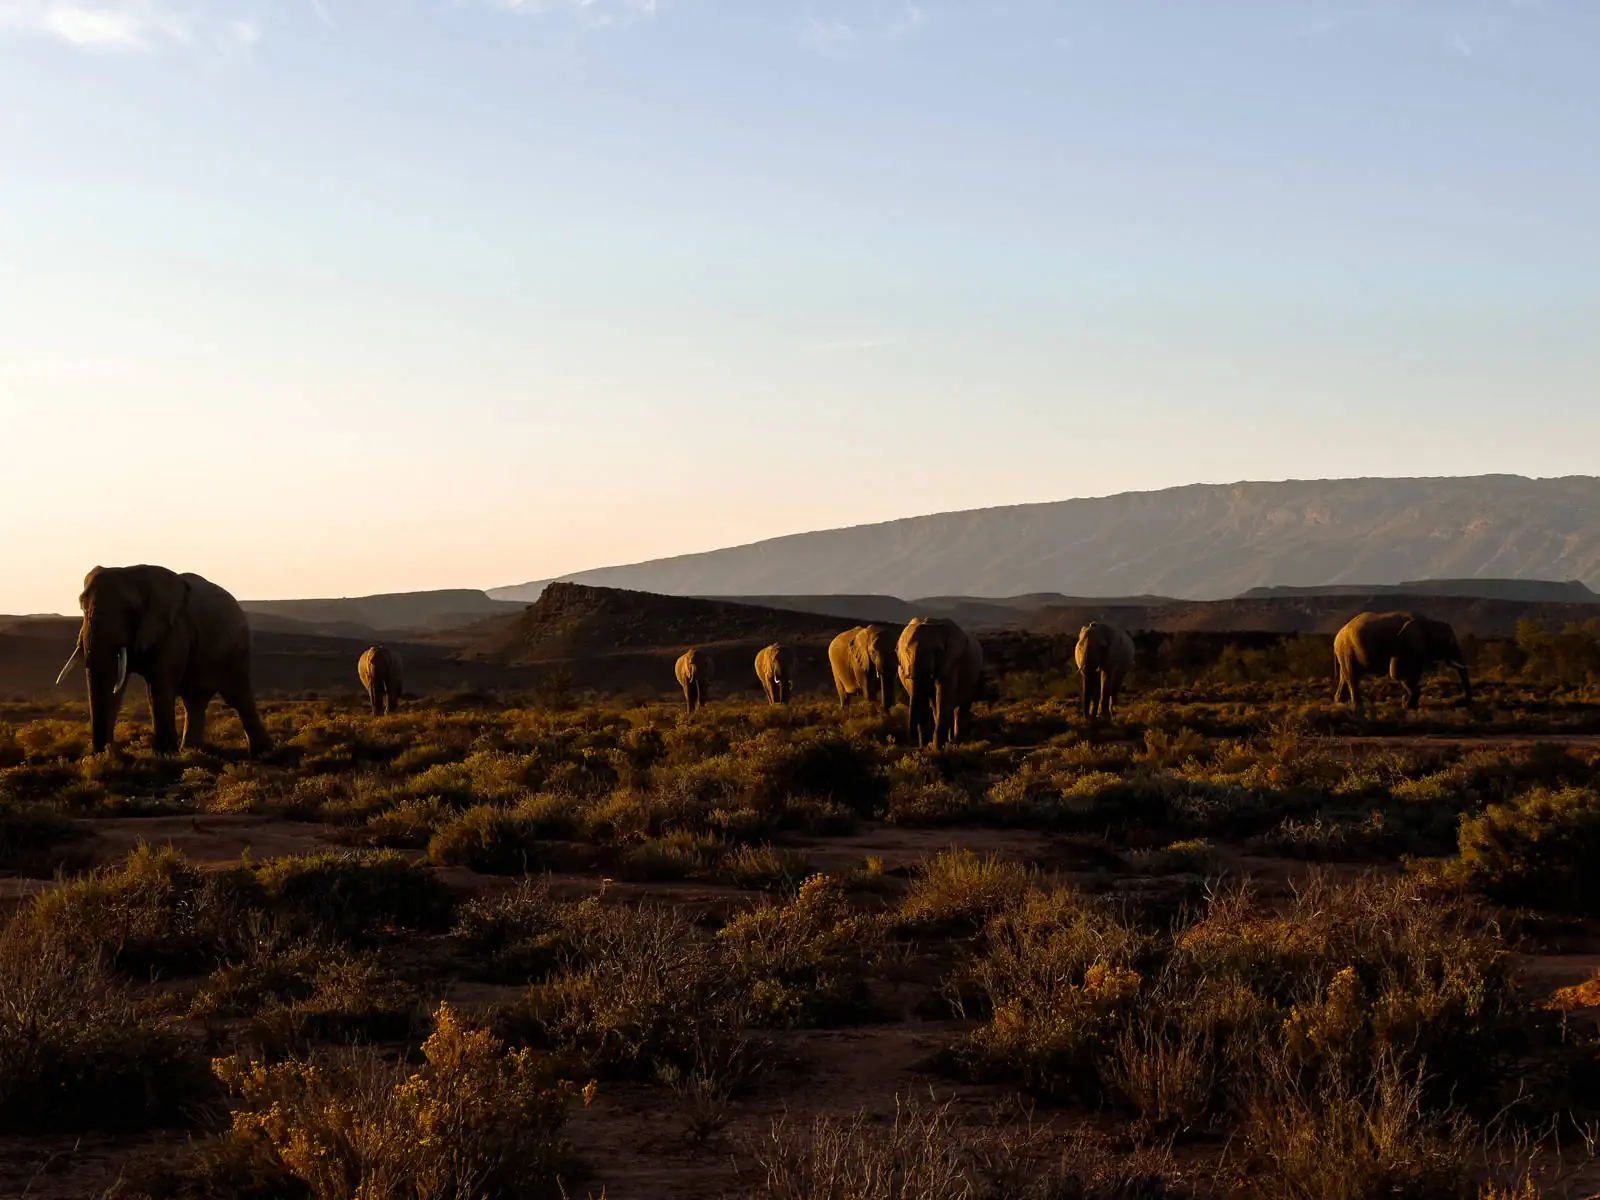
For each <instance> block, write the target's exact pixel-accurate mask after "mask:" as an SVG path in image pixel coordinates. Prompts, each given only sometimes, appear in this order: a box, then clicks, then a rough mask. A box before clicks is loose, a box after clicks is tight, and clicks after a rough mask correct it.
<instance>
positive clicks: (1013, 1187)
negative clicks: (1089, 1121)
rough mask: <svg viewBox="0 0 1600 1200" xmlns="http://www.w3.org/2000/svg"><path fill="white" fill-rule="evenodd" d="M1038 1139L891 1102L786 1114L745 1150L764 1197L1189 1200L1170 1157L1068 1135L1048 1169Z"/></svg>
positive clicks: (1015, 1125)
mask: <svg viewBox="0 0 1600 1200" xmlns="http://www.w3.org/2000/svg"><path fill="white" fill-rule="evenodd" d="M1044 1142H1045V1138H1044V1136H1043V1135H1042V1133H1041V1132H1040V1131H1036V1130H1035V1129H1034V1128H1032V1127H1031V1126H1030V1125H1028V1124H1026V1123H1024V1122H1020V1121H1017V1120H1015V1119H1011V1118H1008V1116H1007V1115H1005V1114H999V1113H990V1114H989V1115H988V1118H987V1119H983V1118H980V1119H979V1120H977V1121H975V1122H973V1123H971V1124H963V1123H962V1122H961V1121H960V1120H959V1119H958V1118H957V1116H956V1114H955V1111H954V1108H953V1106H952V1105H951V1104H950V1103H944V1104H940V1103H938V1102H937V1101H936V1100H934V1099H932V1098H930V1099H929V1100H927V1101H919V1100H915V1099H902V1098H901V1097H898V1096H897V1097H896V1098H895V1114H894V1120H893V1121H892V1122H889V1123H888V1124H885V1123H883V1122H881V1121H877V1120H873V1119H871V1118H869V1117H868V1116H867V1114H866V1113H864V1112H862V1113H858V1114H856V1115H855V1116H854V1117H850V1118H847V1119H843V1120H841V1119H839V1118H836V1117H831V1116H819V1117H817V1118H815V1119H814V1120H813V1121H812V1122H811V1124H810V1126H809V1127H806V1128H800V1127H796V1126H795V1125H794V1124H792V1123H791V1122H790V1120H789V1119H788V1118H787V1117H784V1118H782V1119H780V1120H778V1121H776V1122H774V1123H773V1125H772V1128H771V1131H770V1133H769V1134H768V1135H767V1137H766V1138H764V1139H763V1140H762V1141H761V1142H759V1143H757V1144H756V1145H754V1146H753V1147H752V1151H753V1157H754V1158H755V1160H756V1164H757V1166H758V1167H759V1168H760V1170H761V1173H762V1176H763V1178H762V1182H761V1184H760V1185H759V1188H758V1190H756V1191H754V1192H752V1193H750V1194H751V1195H752V1196H753V1197H760V1198H764V1200H989V1198H991V1197H995V1198H998V1197H1005V1198H1006V1200H1069V1198H1070V1200H1134V1198H1136V1197H1137V1198H1139V1200H1168V1198H1172V1200H1176V1197H1178V1196H1180V1195H1185V1194H1187V1193H1186V1192H1185V1191H1184V1190H1183V1188H1182V1184H1181V1183H1180V1182H1179V1178H1178V1172H1177V1170H1176V1168H1175V1167H1174V1166H1173V1164H1172V1160H1171V1157H1170V1156H1169V1155H1166V1154H1162V1153H1154V1152H1149V1151H1146V1152H1143V1153H1135V1154H1133V1155H1131V1156H1128V1157H1127V1158H1117V1157H1115V1156H1113V1155H1112V1154H1111V1153H1109V1152H1108V1151H1106V1150H1105V1149H1104V1148H1102V1147H1101V1146H1099V1145H1096V1144H1094V1143H1091V1142H1089V1141H1088V1140H1087V1139H1084V1138H1082V1137H1076V1138H1073V1139H1072V1141H1071V1143H1070V1150H1069V1152H1068V1153H1067V1154H1065V1155H1063V1156H1062V1159H1061V1162H1060V1163H1059V1164H1058V1165H1056V1166H1054V1167H1051V1166H1049V1165H1047V1163H1048V1159H1047V1157H1046V1155H1045V1154H1043V1153H1041V1151H1042V1150H1043V1148H1044V1145H1043V1144H1044Z"/></svg>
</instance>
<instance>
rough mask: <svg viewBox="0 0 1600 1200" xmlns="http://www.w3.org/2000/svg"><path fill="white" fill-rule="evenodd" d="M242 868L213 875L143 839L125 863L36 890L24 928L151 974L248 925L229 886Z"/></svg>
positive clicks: (205, 956) (188, 963) (68, 948)
mask: <svg viewBox="0 0 1600 1200" xmlns="http://www.w3.org/2000/svg"><path fill="white" fill-rule="evenodd" d="M236 875H237V873H233V872H230V873H226V874H225V875H217V876H212V877H209V878H208V877H206V876H204V875H202V873H201V872H200V871H199V870H198V869H196V868H195V867H194V866H193V865H192V864H191V863H190V862H189V861H188V860H187V859H186V858H184V856H183V855H182V854H180V853H178V852H177V851H176V850H173V849H171V848H170V847H168V848H165V849H160V850H155V849H152V848H151V847H150V846H148V845H145V844H143V843H141V844H140V845H139V846H138V847H136V848H135V849H134V850H133V851H132V852H131V853H130V854H129V855H128V856H127V857H126V858H125V859H123V860H122V862H120V863H117V864H115V865H112V866H108V867H104V868H101V869H99V870H97V871H94V872H92V873H91V874H89V875H85V876H83V877H81V878H79V879H75V880H72V881H71V882H70V883H65V884H62V885H61V886H60V887H57V888H53V889H52V890H50V891H47V892H42V893H40V894H39V895H38V896H36V897H35V898H34V899H33V900H32V901H31V902H30V903H29V904H28V905H27V906H26V907H25V908H23V910H22V911H21V912H20V913H19V914H18V917H17V919H16V925H17V927H18V929H19V930H21V929H27V930H29V931H31V936H34V937H36V938H37V939H38V940H39V941H40V942H48V943H50V944H54V945H58V946H60V947H62V948H63V950H64V951H65V952H68V953H71V954H73V955H76V956H77V957H79V958H82V959H85V960H88V961H94V960H97V959H103V960H104V962H105V963H106V964H107V965H108V966H110V967H114V968H118V969H121V970H126V971H130V972H133V973H135V974H148V973H150V972H153V971H187V970H192V969H194V968H195V967H197V966H199V965H201V964H203V963H206V962H209V961H211V960H212V959H213V958H214V957H215V956H216V955H217V954H218V953H219V952H220V947H222V946H224V945H226V944H227V943H228V941H229V939H230V938H231V937H232V935H233V933H234V930H235V929H236V928H237V927H238V926H240V925H242V923H243V911H244V909H243V905H242V904H240V903H239V902H238V900H239V897H238V896H237V895H235V894H234V892H235V889H234V888H231V887H230V886H229V885H230V883H232V882H233V878H234V877H236Z"/></svg>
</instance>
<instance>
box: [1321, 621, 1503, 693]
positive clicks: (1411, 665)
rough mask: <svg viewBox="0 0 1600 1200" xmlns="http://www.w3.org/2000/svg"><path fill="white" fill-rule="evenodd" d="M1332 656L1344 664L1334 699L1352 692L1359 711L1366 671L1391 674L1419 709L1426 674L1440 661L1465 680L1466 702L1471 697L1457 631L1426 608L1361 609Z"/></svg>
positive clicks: (1335, 642) (1337, 640) (1340, 665)
mask: <svg viewBox="0 0 1600 1200" xmlns="http://www.w3.org/2000/svg"><path fill="white" fill-rule="evenodd" d="M1333 657H1334V661H1335V663H1337V665H1338V668H1339V683H1338V686H1337V687H1335V688H1334V691H1333V700H1334V703H1335V704H1337V703H1338V702H1339V701H1341V700H1343V699H1345V698H1347V697H1348V698H1349V700H1350V704H1351V706H1352V707H1353V708H1354V709H1355V710H1356V712H1357V713H1359V712H1360V711H1361V680H1362V677H1363V676H1366V675H1383V674H1387V675H1388V676H1389V678H1390V679H1393V680H1395V681H1397V682H1398V683H1399V684H1400V687H1401V689H1402V690H1403V691H1404V693H1405V706H1406V708H1408V709H1411V710H1413V711H1414V710H1415V709H1416V708H1417V706H1418V704H1419V703H1421V700H1422V676H1423V675H1424V674H1425V673H1426V672H1427V671H1428V670H1429V668H1431V667H1434V666H1436V665H1440V664H1442V665H1444V666H1446V667H1449V668H1450V669H1451V670H1452V671H1454V672H1455V673H1456V677H1457V678H1458V679H1460V680H1461V700H1462V703H1463V704H1471V703H1472V681H1471V679H1470V678H1469V677H1468V674H1467V664H1466V660H1465V659H1464V658H1463V656H1462V654H1461V643H1460V642H1458V641H1457V640H1456V631H1455V630H1454V629H1452V628H1451V627H1450V626H1449V624H1448V623H1447V622H1444V621H1435V620H1433V619H1432V618H1431V617H1425V616H1423V615H1422V614H1421V613H1410V612H1389V613H1374V612H1364V613H1361V614H1359V615H1358V616H1356V617H1353V618H1351V620H1350V621H1349V622H1348V623H1347V624H1346V625H1345V627H1344V628H1343V629H1341V630H1339V632H1338V634H1337V635H1336V636H1335V637H1334V639H1333Z"/></svg>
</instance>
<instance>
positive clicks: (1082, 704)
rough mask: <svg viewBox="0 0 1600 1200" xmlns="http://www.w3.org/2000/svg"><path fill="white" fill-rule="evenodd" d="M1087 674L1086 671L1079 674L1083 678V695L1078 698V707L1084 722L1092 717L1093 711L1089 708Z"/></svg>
mask: <svg viewBox="0 0 1600 1200" xmlns="http://www.w3.org/2000/svg"><path fill="white" fill-rule="evenodd" d="M1089 674H1090V673H1089V672H1088V671H1083V672H1081V675H1082V676H1083V693H1082V695H1081V696H1080V697H1079V698H1078V707H1079V708H1080V709H1082V710H1083V719H1084V720H1085V721H1087V720H1088V719H1089V718H1090V717H1091V716H1093V715H1094V710H1093V708H1091V707H1090V700H1089Z"/></svg>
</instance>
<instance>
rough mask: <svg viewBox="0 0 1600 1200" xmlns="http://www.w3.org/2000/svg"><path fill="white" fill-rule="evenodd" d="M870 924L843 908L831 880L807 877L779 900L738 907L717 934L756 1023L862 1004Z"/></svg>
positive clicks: (816, 1016)
mask: <svg viewBox="0 0 1600 1200" xmlns="http://www.w3.org/2000/svg"><path fill="white" fill-rule="evenodd" d="M875 940H876V937H875V927H874V925H873V924H872V923H871V922H870V921H868V920H867V919H866V918H864V917H860V916H856V915H854V914H853V913H852V912H851V911H850V905H849V902H848V901H847V900H846V899H845V895H844V889H843V888H842V887H841V886H840V885H839V881H838V880H836V879H833V878H831V877H829V876H827V875H813V876H811V878H809V879H807V880H806V881H805V882H804V883H802V884H801V885H800V891H799V893H798V894H797V895H796V896H795V898H794V899H793V900H791V901H790V902H789V903H787V904H778V905H763V906H761V907H759V908H753V909H750V910H748V911H747V912H743V913H740V914H739V915H738V916H736V917H734V918H733V919H732V920H731V921H729V922H728V923H727V924H726V925H725V926H723V927H722V929H721V930H719V931H718V933H717V942H718V944H719V946H720V947H721V948H722V951H723V953H724V955H725V956H726V957H727V959H728V962H729V966H730V974H732V975H733V976H734V977H735V978H737V979H738V980H739V981H740V982H741V983H742V984H743V986H744V988H745V995H746V1004H747V1007H748V1010H749V1014H750V1019H751V1020H752V1021H753V1022H754V1023H756V1024H762V1025H795V1024H800V1023H806V1024H826V1023H829V1022H835V1021H839V1020H841V1019H844V1018H847V1017H849V1016H852V1015H855V1014H857V1013H859V1012H860V1011H861V1010H862V1009H863V1008H864V1007H865V1006H866V999H867V987H866V980H865V978H864V977H863V972H862V968H863V960H864V958H865V955H866V954H867V952H868V951H869V950H870V949H871V947H872V944H873V943H874V942H875Z"/></svg>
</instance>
